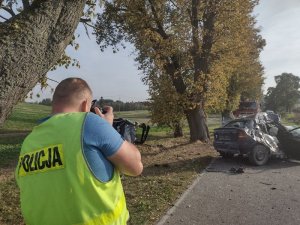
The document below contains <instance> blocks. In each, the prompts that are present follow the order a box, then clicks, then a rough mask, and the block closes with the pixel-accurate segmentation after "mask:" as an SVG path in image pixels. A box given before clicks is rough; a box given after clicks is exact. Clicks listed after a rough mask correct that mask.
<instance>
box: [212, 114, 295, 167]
mask: <svg viewBox="0 0 300 225" xmlns="http://www.w3.org/2000/svg"><path fill="white" fill-rule="evenodd" d="M213 145H214V148H215V149H216V150H217V151H218V152H219V153H220V155H221V156H223V157H231V156H233V155H235V154H238V155H246V156H248V157H249V160H250V162H251V163H253V164H254V165H258V166H260V165H264V164H266V163H267V162H268V160H269V158H270V157H271V156H276V157H279V158H283V157H286V155H287V156H293V157H295V156H297V155H299V156H300V154H299V153H300V129H299V128H293V129H290V130H289V129H288V128H287V127H285V126H283V125H282V124H280V123H277V122H275V121H274V120H272V119H271V118H269V117H268V114H267V113H256V114H253V115H251V116H248V117H243V118H238V119H235V120H232V121H230V122H229V123H227V124H226V125H225V126H224V127H221V128H217V129H215V130H214V142H213Z"/></svg>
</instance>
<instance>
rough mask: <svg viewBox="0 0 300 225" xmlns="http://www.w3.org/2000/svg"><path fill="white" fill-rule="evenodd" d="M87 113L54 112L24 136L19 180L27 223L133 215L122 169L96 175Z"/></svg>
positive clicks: (94, 221) (108, 220)
mask: <svg viewBox="0 0 300 225" xmlns="http://www.w3.org/2000/svg"><path fill="white" fill-rule="evenodd" d="M85 117H86V113H67V114H57V115H55V116H52V117H51V118H50V119H48V120H47V121H45V122H43V123H42V124H40V125H39V126H36V127H35V128H34V129H33V131H32V132H31V133H30V134H29V135H28V137H27V138H26V139H25V141H24V143H23V145H22V149H21V153H20V157H19V163H18V166H17V168H16V173H15V175H16V180H17V183H18V186H19V188H20V199H21V210H22V214H23V216H24V219H25V222H26V224H28V225H69V224H70V225H71V224H76V225H110V224H111V225H124V224H126V221H127V220H128V218H129V214H128V211H127V208H126V202H125V196H124V191H123V188H122V184H121V180H120V175H119V172H118V171H117V170H116V169H115V171H114V176H113V178H112V180H110V181H109V182H106V183H103V182H101V181H99V180H98V179H96V178H95V176H94V175H93V174H92V172H91V170H90V169H89V167H88V164H87V163H86V161H85V157H84V154H83V149H82V128H83V125H84V121H85Z"/></svg>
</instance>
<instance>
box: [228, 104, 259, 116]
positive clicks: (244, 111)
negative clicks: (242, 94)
mask: <svg viewBox="0 0 300 225" xmlns="http://www.w3.org/2000/svg"><path fill="white" fill-rule="evenodd" d="M258 112H260V105H259V103H258V102H257V101H241V102H240V105H239V108H238V109H237V110H235V111H233V115H234V116H235V117H245V116H249V115H253V114H256V113H258Z"/></svg>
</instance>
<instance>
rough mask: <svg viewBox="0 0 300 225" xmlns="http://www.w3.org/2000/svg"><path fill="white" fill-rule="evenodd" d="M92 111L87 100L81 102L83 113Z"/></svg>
mask: <svg viewBox="0 0 300 225" xmlns="http://www.w3.org/2000/svg"><path fill="white" fill-rule="evenodd" d="M89 111H90V103H89V102H88V100H87V99H85V100H84V101H82V102H81V112H89Z"/></svg>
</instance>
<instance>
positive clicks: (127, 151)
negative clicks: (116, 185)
mask: <svg viewBox="0 0 300 225" xmlns="http://www.w3.org/2000/svg"><path fill="white" fill-rule="evenodd" d="M108 160H110V161H111V162H112V163H113V164H114V165H115V166H116V167H117V168H118V169H119V171H120V172H121V173H124V174H126V175H129V176H138V175H140V174H141V173H142V171H143V164H142V161H141V154H140V152H139V150H138V149H137V147H135V145H133V144H131V143H129V142H128V141H124V142H123V144H122V145H121V147H120V148H119V150H118V151H117V152H116V153H115V154H113V155H112V156H110V157H108Z"/></svg>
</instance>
